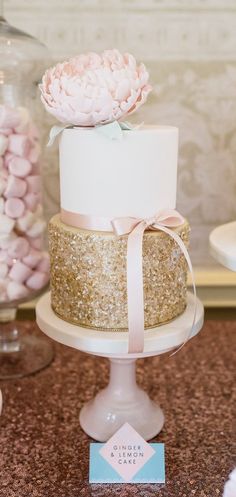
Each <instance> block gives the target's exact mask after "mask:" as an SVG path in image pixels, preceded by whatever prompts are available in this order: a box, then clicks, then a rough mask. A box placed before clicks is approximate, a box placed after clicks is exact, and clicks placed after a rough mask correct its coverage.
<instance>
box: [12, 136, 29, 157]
mask: <svg viewBox="0 0 236 497" xmlns="http://www.w3.org/2000/svg"><path fill="white" fill-rule="evenodd" d="M8 150H9V152H12V153H13V154H15V155H19V156H20V157H25V158H27V156H28V154H29V151H30V140H29V138H28V137H27V136H26V135H16V134H12V135H10V136H9V142H8Z"/></svg>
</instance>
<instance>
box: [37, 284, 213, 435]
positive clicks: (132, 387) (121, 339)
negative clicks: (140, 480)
mask: <svg viewBox="0 0 236 497" xmlns="http://www.w3.org/2000/svg"><path fill="white" fill-rule="evenodd" d="M193 312H194V300H193V296H192V294H190V293H189V294H188V303H187V307H186V310H185V311H184V313H183V314H182V315H181V316H179V317H178V318H177V319H175V320H173V321H172V322H170V323H168V324H165V325H162V326H159V327H157V328H153V329H150V330H147V331H146V332H145V346H144V352H143V353H139V354H128V353H127V347H128V342H127V337H128V334H127V332H119V333H117V332H106V331H101V332H100V331H94V330H92V329H91V330H90V329H87V328H86V329H85V328H82V327H79V326H75V325H72V324H69V323H67V322H65V321H63V320H62V319H60V318H59V317H57V316H56V314H55V313H54V312H53V311H52V309H51V303H50V294H49V293H47V294H46V295H44V296H43V297H42V298H41V299H40V301H39V302H38V304H37V308H36V316H37V323H38V326H39V327H40V328H41V330H42V331H43V332H44V333H46V335H48V336H49V337H51V338H53V339H54V340H56V341H58V342H60V343H63V344H64V345H68V346H70V347H74V348H76V349H78V350H81V351H83V352H87V353H89V354H94V355H97V356H102V357H107V358H108V359H109V360H110V366H111V368H110V381H109V384H108V386H107V387H106V388H104V390H102V391H101V392H99V393H98V394H97V395H96V397H95V398H94V399H92V400H90V401H89V402H88V403H87V404H85V405H84V407H83V408H82V409H81V412H80V424H81V426H82V428H83V430H84V431H85V432H86V433H87V434H88V435H90V436H91V437H92V438H94V439H95V440H98V441H100V442H104V441H106V440H108V439H109V438H110V437H111V436H112V435H113V434H114V433H115V431H116V430H118V428H120V426H122V424H123V423H125V422H128V423H130V424H131V425H132V426H133V427H134V428H135V429H136V430H137V431H138V432H139V433H140V434H141V435H142V436H143V438H145V439H146V440H149V439H151V438H153V437H154V436H155V435H157V433H159V432H160V431H161V429H162V427H163V424H164V415H163V412H162V410H161V408H160V407H159V406H158V404H156V403H154V402H153V401H152V400H151V399H150V398H149V397H148V395H147V394H146V393H145V392H144V391H143V390H141V389H140V388H139V387H138V386H137V384H136V377H135V361H136V359H138V358H144V357H149V356H156V355H159V354H164V353H165V352H169V351H171V350H173V349H174V348H175V347H179V346H180V345H181V344H182V343H183V342H184V341H185V339H186V337H187V335H188V333H189V328H190V326H191V322H192V318H193ZM203 315H204V311H203V306H202V303H201V302H200V301H199V300H198V301H197V317H196V321H195V326H194V329H193V330H192V335H191V336H192V337H193V336H194V335H196V334H197V333H198V332H199V331H200V329H201V328H202V325H203Z"/></svg>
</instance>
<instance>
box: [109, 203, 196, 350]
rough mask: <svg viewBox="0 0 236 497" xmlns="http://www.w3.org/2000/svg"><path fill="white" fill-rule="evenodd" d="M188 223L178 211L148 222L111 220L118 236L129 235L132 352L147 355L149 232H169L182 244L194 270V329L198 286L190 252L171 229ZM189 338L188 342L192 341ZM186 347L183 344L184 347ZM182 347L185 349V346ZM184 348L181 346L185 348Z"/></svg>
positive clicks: (141, 220) (191, 272)
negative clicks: (144, 247)
mask: <svg viewBox="0 0 236 497" xmlns="http://www.w3.org/2000/svg"><path fill="white" fill-rule="evenodd" d="M183 223H184V218H183V217H182V216H181V214H179V212H177V211H176V210H174V209H169V210H164V211H160V212H158V213H157V214H156V215H155V216H153V217H151V218H148V219H137V218H133V217H121V218H116V219H113V221H111V224H112V226H113V230H114V233H115V234H116V235H118V236H122V235H126V234H128V243H127V298H128V328H129V348H128V352H130V353H137V352H138V353H139V352H143V349H144V297H143V264H142V259H143V258H142V245H143V234H144V232H145V231H146V230H148V229H149V230H150V229H151V230H160V231H163V232H164V233H167V234H168V235H169V236H170V237H171V238H173V240H174V241H175V242H176V243H177V244H178V245H179V247H180V249H181V251H182V252H183V254H184V257H185V259H186V261H187V264H188V268H189V270H190V274H191V278H192V285H193V291H194V297H195V310H194V316H193V323H192V327H191V331H192V328H193V326H194V323H195V318H196V287H195V283H194V278H193V268H192V263H191V260H190V257H189V254H188V251H187V249H186V247H185V245H184V243H183V241H182V240H181V238H180V236H179V235H178V234H177V233H176V232H175V231H173V230H171V229H170V228H175V227H177V226H180V225H182V224H183ZM188 338H189V335H188V337H186V340H185V342H184V344H185V343H186V341H187V340H188ZM184 344H183V345H184ZM183 345H182V346H183ZM182 346H181V347H182Z"/></svg>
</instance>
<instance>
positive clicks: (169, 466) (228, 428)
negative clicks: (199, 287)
mask: <svg viewBox="0 0 236 497" xmlns="http://www.w3.org/2000/svg"><path fill="white" fill-rule="evenodd" d="M21 324H22V322H21ZM24 328H25V332H29V331H32V333H33V334H35V335H36V336H37V335H38V334H40V336H41V332H40V331H39V330H38V328H37V326H36V324H34V323H32V321H25V322H24ZM235 333H236V321H206V323H205V325H204V328H203V331H202V332H201V333H200V334H199V335H198V336H197V337H195V338H194V339H193V340H191V341H189V342H188V343H187V344H186V345H185V347H184V348H183V349H182V350H181V351H180V352H179V353H178V354H175V355H174V356H172V357H170V356H169V354H165V355H163V356H159V357H150V358H145V359H139V360H138V361H137V380H138V384H139V385H140V386H141V388H143V389H144V390H145V391H147V392H148V394H149V395H150V397H151V398H152V399H153V400H154V401H156V400H157V399H158V402H159V403H160V405H161V407H162V408H163V410H164V412H165V417H166V421H165V425H164V428H163V430H162V431H161V433H160V434H159V435H158V436H157V437H155V439H154V440H155V441H158V442H164V443H165V452H166V485H165V486H162V485H156V484H155V485H149V484H143V485H133V484H129V485H125V484H124V485H108V484H106V485H101V484H100V485H98V484H96V485H89V483H88V456H89V442H90V441H91V439H90V438H89V437H88V436H87V435H86V434H85V433H84V432H83V430H82V429H81V427H80V424H79V412H80V409H81V407H82V406H83V405H84V403H85V402H86V401H88V400H89V399H90V398H92V397H94V395H95V394H96V393H97V392H98V391H99V390H100V389H101V388H104V387H105V385H106V384H107V382H108V377H109V367H108V360H107V359H105V358H100V357H96V356H92V355H87V354H85V353H83V352H79V351H78V350H75V349H72V348H70V347H68V346H66V347H65V346H63V345H60V344H58V343H54V342H53V343H54V346H55V352H56V353H55V359H54V361H53V362H52V364H51V365H50V366H49V367H48V368H46V369H44V370H43V371H40V372H39V373H38V374H36V375H32V376H29V377H26V378H23V379H18V380H12V381H2V382H0V386H1V389H2V393H3V414H2V416H1V418H0V423H1V431H0V447H1V451H0V496H1V497H78V496H80V497H92V496H96V497H115V496H119V497H132V496H135V497H136V496H140V495H142V497H152V496H153V497H154V496H155V497H156V496H157V495H158V496H160V497H180V496H181V497H191V496H192V495H193V496H194V495H195V496H197V497H213V496H214V497H217V496H220V497H221V495H222V489H223V485H224V481H225V480H226V479H227V477H228V474H229V472H230V471H231V470H232V469H233V467H234V465H235V440H234V438H233V436H232V435H233V420H234V419H235V418H234V416H235V401H236V388H235V382H234V375H235V363H234V357H235V349H236V344H235Z"/></svg>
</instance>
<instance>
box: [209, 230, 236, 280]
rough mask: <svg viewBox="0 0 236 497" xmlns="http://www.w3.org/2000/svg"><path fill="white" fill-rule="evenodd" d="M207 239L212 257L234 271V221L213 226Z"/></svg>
mask: <svg viewBox="0 0 236 497" xmlns="http://www.w3.org/2000/svg"><path fill="white" fill-rule="evenodd" d="M209 240H210V252H211V255H212V256H213V257H214V259H216V260H217V261H218V262H219V263H220V264H222V265H223V266H225V267H227V268H228V269H231V271H236V221H233V222H231V223H227V224H222V225H221V226H218V227H217V228H215V229H214V230H213V231H212V232H211V234H210V238H209Z"/></svg>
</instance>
